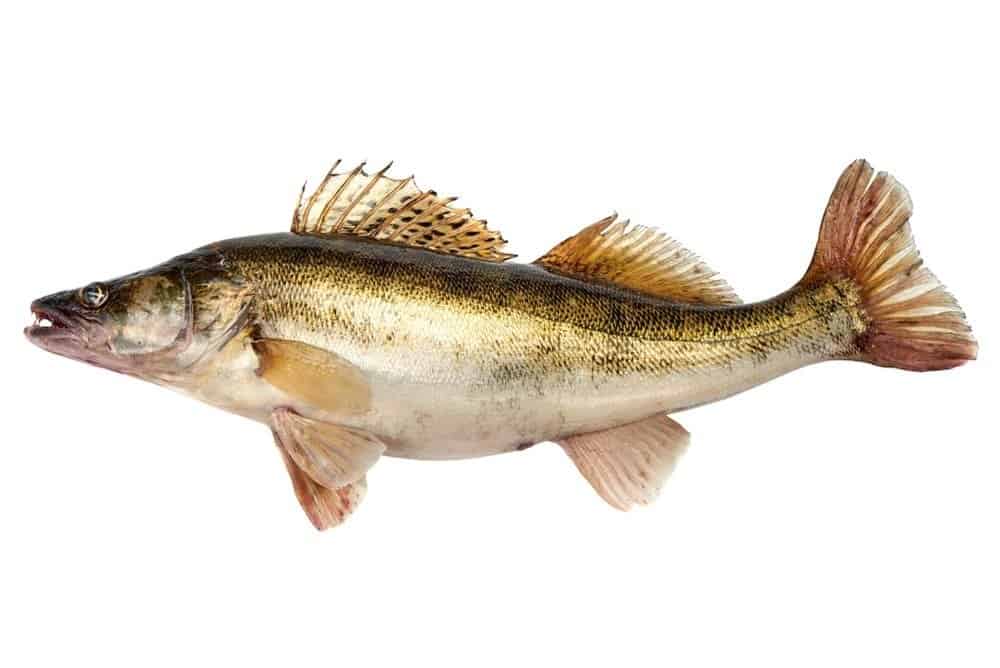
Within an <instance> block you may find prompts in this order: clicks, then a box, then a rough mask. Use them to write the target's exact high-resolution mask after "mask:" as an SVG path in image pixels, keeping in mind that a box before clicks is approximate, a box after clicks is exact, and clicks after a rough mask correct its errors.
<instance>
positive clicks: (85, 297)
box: [80, 283, 108, 308]
mask: <svg viewBox="0 0 1000 668" xmlns="http://www.w3.org/2000/svg"><path fill="white" fill-rule="evenodd" d="M106 301H108V289H107V288H106V287H105V286H104V284H103V283H91V284H90V285H88V286H87V287H85V288H80V303H82V304H83V305H84V306H86V307H88V308H100V307H101V306H103V305H104V302H106Z"/></svg>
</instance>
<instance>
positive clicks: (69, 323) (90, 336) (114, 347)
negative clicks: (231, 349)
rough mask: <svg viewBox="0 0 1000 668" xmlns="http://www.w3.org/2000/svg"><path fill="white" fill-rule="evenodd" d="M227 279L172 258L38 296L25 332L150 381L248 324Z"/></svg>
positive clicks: (60, 350) (181, 367)
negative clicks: (147, 266) (125, 272)
mask: <svg viewBox="0 0 1000 668" xmlns="http://www.w3.org/2000/svg"><path fill="white" fill-rule="evenodd" d="M238 292H240V291H238V290H235V291H234V289H233V282H232V281H231V280H229V279H228V278H225V277H222V276H220V275H217V274H216V273H214V272H211V271H206V270H205V268H204V267H203V266H201V265H200V264H199V265H193V264H191V263H190V262H183V261H182V262H178V261H171V262H168V263H166V264H164V265H160V266H158V267H154V268H153V269H149V270H146V271H142V272H138V273H134V274H129V275H127V276H123V277H120V278H116V279H113V280H109V281H96V282H92V283H88V284H86V285H84V286H83V287H80V288H75V289H72V290H63V291H61V292H56V293H53V294H51V295H48V296H45V297H41V298H40V299H36V300H35V301H34V302H32V304H31V311H32V314H33V315H34V318H35V321H34V323H33V324H32V325H30V326H28V327H26V328H25V330H24V333H25V336H27V338H28V340H29V341H31V342H32V343H33V344H35V345H36V346H38V347H39V348H42V349H43V350H47V351H49V352H51V353H55V354H56V355H61V356H63V357H69V358H71V359H75V360H79V361H81V362H86V363H88V364H92V365H95V366H99V367H102V368H105V369H110V370H112V371H116V372H119V373H125V374H129V375H134V376H139V377H144V378H147V379H149V380H153V379H162V380H165V379H168V378H170V377H172V376H175V375H177V374H179V373H181V372H183V371H185V370H188V369H190V368H191V367H192V366H193V365H194V364H195V363H196V362H197V361H198V360H200V359H201V358H203V357H204V356H205V355H206V354H207V353H208V352H209V350H210V349H213V348H217V347H219V346H220V345H221V344H222V343H224V340H223V339H225V340H228V339H227V336H228V337H231V336H232V335H233V333H235V331H237V330H238V329H239V327H240V324H241V323H242V322H243V320H242V316H243V315H244V314H245V300H244V299H242V298H241V296H240V295H239V294H237V293H238Z"/></svg>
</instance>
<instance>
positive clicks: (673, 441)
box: [558, 415, 690, 510]
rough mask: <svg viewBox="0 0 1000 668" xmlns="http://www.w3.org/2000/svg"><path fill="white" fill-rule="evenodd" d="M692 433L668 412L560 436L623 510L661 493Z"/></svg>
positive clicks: (578, 465) (588, 476) (596, 484)
mask: <svg viewBox="0 0 1000 668" xmlns="http://www.w3.org/2000/svg"><path fill="white" fill-rule="evenodd" d="M689 440H690V434H688V432H687V430H686V429H684V427H682V426H680V425H679V424H677V423H676V422H675V421H673V420H671V419H670V418H668V417H667V416H666V415H654V416H653V417H650V418H646V419H645V420H640V421H639V422H633V423H631V424H627V425H624V426H622V427H616V428H614V429H607V430H605V431H597V432H592V433H589V434H579V435H577V436H571V437H569V438H566V439H563V440H561V441H558V443H559V445H561V446H562V448H563V450H565V451H566V454H567V455H569V458H570V459H572V460H573V463H574V464H576V468H577V469H579V471H580V473H582V474H583V477H584V478H586V479H587V482H589V483H590V485H591V487H593V488H594V491H596V492H597V493H598V494H599V495H600V496H601V498H602V499H604V500H605V501H607V502H608V503H609V504H611V505H612V506H614V507H615V508H617V509H619V510H628V509H629V508H631V507H632V506H633V505H635V504H646V503H649V502H650V501H652V500H653V499H655V498H656V496H657V494H659V492H660V488H661V487H662V486H663V483H664V482H665V481H666V479H667V477H668V476H669V475H670V473H671V471H673V470H674V465H675V464H676V462H677V459H678V457H680V455H681V454H682V453H683V452H684V450H685V448H686V447H687V444H688V441H689Z"/></svg>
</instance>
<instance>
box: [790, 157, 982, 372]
mask: <svg viewBox="0 0 1000 668" xmlns="http://www.w3.org/2000/svg"><path fill="white" fill-rule="evenodd" d="M912 213H913V205H912V203H911V202H910V196H909V194H907V192H906V189H905V188H903V186H902V185H900V184H899V183H897V182H896V180H895V179H894V178H893V177H892V176H890V175H889V174H887V173H885V172H879V173H878V174H876V173H875V171H874V170H873V169H872V167H871V165H869V164H868V163H867V162H866V161H864V160H857V161H855V162H853V163H851V165H849V166H848V167H847V169H845V170H844V172H843V174H841V176H840V180H839V181H837V185H836V187H835V188H834V190H833V194H831V195H830V202H829V204H827V207H826V212H825V213H824V214H823V223H822V225H821V226H820V232H819V241H818V242H817V244H816V252H815V254H814V255H813V260H812V264H811V265H810V266H809V270H808V271H807V272H806V275H805V276H804V277H803V279H802V280H801V281H800V285H816V284H820V283H823V282H825V281H833V280H838V279H843V278H847V279H850V280H851V281H852V282H853V283H854V284H855V285H856V286H857V289H858V291H859V293H860V298H861V302H862V308H863V310H864V314H865V316H866V318H867V319H868V321H869V322H868V324H867V328H866V330H865V331H864V332H863V333H862V334H861V336H860V337H859V338H858V347H859V349H860V356H861V358H862V359H864V360H865V361H867V362H871V363H872V364H877V365H879V366H889V367H896V368H900V369H908V370H910V371H930V370H935V369H950V368H952V367H955V366H959V365H960V364H964V363H965V362H966V361H968V360H971V359H975V358H976V353H977V350H978V345H977V344H976V340H975V339H974V338H973V336H972V331H971V329H970V328H969V325H968V323H967V322H966V321H965V315H964V314H963V313H962V309H961V307H959V305H958V302H957V301H955V298H954V297H952V296H951V295H950V294H949V293H948V291H947V290H946V289H945V287H944V286H943V285H942V284H941V282H940V281H939V280H938V279H937V277H936V276H935V275H934V274H933V273H931V271H930V270H929V269H928V268H927V267H925V266H924V264H923V260H921V259H920V252H919V251H918V250H917V246H916V244H915V243H914V241H913V233H912V232H911V230H910V215H911V214H912Z"/></svg>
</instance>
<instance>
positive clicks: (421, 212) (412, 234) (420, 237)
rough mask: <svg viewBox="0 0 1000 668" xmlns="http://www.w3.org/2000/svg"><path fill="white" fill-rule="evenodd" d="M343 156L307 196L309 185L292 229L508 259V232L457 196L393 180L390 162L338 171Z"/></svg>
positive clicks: (481, 256)
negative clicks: (460, 205)
mask: <svg viewBox="0 0 1000 668" xmlns="http://www.w3.org/2000/svg"><path fill="white" fill-rule="evenodd" d="M339 164H340V161H339V160H338V161H337V163H336V164H334V166H333V167H332V168H331V169H330V171H329V172H328V173H327V175H326V177H325V178H324V179H323V180H322V181H321V182H320V184H319V186H318V187H317V188H316V190H315V191H314V192H313V193H312V194H311V195H310V196H309V197H308V198H305V199H303V196H304V195H305V186H302V195H300V196H299V202H298V205H297V206H296V207H295V213H294V215H293V216H292V232H294V233H296V234H312V235H319V236H323V235H337V234H346V235H355V236H359V237H366V238H368V239H372V240H375V241H385V242H390V243H395V244H401V245H404V246H413V247H416V248H423V249H426V250H432V251H436V252H438V253H447V254H449V255H461V256H463V257H470V258H475V259H479V260H488V261H490V262H503V261H504V260H507V259H509V258H511V257H513V255H510V254H508V253H504V252H503V251H502V250H501V249H502V248H503V247H504V245H506V243H507V242H506V241H504V239H503V236H502V235H501V234H500V233H499V232H496V231H494V230H490V229H489V228H488V227H487V226H486V221H485V220H481V219H478V218H474V217H473V215H472V212H471V211H470V210H469V209H456V208H453V207H452V206H451V203H452V202H454V201H455V198H454V197H440V196H439V195H438V194H437V193H436V192H434V191H433V190H427V191H424V190H421V189H420V188H418V187H417V185H416V183H415V182H414V181H413V177H412V176H411V177H409V178H406V179H393V178H390V177H388V176H386V175H385V173H386V171H387V170H388V169H389V167H390V166H391V163H390V164H389V165H386V166H385V167H384V168H383V169H381V170H379V171H378V172H376V173H375V174H366V173H365V171H364V163H362V164H360V165H358V166H357V167H355V168H354V169H352V170H351V171H349V172H342V173H338V172H337V171H336V169H337V166H338V165H339Z"/></svg>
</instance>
